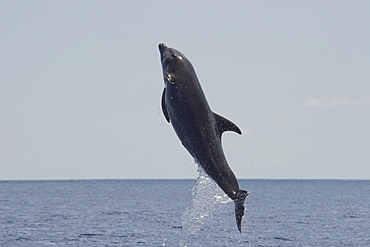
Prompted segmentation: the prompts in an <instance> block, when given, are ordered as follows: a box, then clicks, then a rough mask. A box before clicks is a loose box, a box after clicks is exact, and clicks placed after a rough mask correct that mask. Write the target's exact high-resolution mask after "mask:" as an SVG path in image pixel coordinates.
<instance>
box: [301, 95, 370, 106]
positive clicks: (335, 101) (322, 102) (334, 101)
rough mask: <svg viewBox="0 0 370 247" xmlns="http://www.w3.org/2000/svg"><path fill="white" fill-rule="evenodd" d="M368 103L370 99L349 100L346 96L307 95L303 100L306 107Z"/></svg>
mask: <svg viewBox="0 0 370 247" xmlns="http://www.w3.org/2000/svg"><path fill="white" fill-rule="evenodd" d="M364 104H370V99H368V98H365V99H363V100H351V99H348V98H315V97H312V96H309V97H308V98H307V99H306V101H305V102H304V105H305V106H308V107H322V106H353V105H364Z"/></svg>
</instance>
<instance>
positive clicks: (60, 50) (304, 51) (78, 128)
mask: <svg viewBox="0 0 370 247" xmlns="http://www.w3.org/2000/svg"><path fill="white" fill-rule="evenodd" d="M369 13H370V1H338V0H336V1H321V0H320V1H293V0H292V1H231V2H230V1H90V0H89V1H1V2H0V35H1V38H0V113H1V117H0V179H2V180H4V179H96V178H99V179H100V178H102V179H106V178H114V179H120V178H170V179H177V178H193V179H195V178H196V177H197V171H196V170H197V166H196V165H195V164H194V162H193V159H192V158H191V156H190V155H189V154H188V152H187V151H186V150H185V148H183V146H182V145H181V143H180V141H179V140H178V138H177V137H176V135H175V133H174V131H173V129H172V126H171V125H170V124H168V123H167V122H166V120H165V118H164V117H163V114H162V112H161V108H160V99H161V94H162V90H163V87H164V83H163V79H162V70H161V65H160V59H159V51H158V43H160V42H164V43H165V44H167V45H168V46H170V47H174V48H176V49H178V50H180V51H181V52H183V53H184V54H185V55H186V56H187V57H188V58H189V59H190V61H191V62H192V63H193V65H194V67H195V69H196V71H197V74H198V78H199V79H200V81H201V83H202V87H203V90H204V91H205V94H206V96H207V99H208V102H209V104H210V106H211V108H212V109H213V110H214V111H215V112H217V113H219V114H220V115H222V116H224V117H226V118H228V119H230V120H231V121H233V122H234V123H236V124H237V125H238V126H239V128H240V129H241V130H242V131H243V135H242V136H239V135H237V134H235V133H233V132H228V133H225V134H224V135H223V146H224V150H225V153H226V156H227V159H228V161H229V164H230V166H231V168H232V169H233V171H234V173H235V174H236V176H237V177H238V178H297V179H300V178H331V179H336V178H338V179H370V130H369V129H370V127H369V126H370V45H369V44H370V31H369V30H370V15H369Z"/></svg>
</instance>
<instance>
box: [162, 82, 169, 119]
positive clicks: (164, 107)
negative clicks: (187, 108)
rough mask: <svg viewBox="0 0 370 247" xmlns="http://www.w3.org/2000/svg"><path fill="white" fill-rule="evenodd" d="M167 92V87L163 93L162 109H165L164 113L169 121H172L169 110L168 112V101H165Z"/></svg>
mask: <svg viewBox="0 0 370 247" xmlns="http://www.w3.org/2000/svg"><path fill="white" fill-rule="evenodd" d="M165 94H166V88H164V89H163V93H162V111H163V115H164V117H165V118H166V120H167V122H170V118H169V117H168V112H167V106H166V101H165Z"/></svg>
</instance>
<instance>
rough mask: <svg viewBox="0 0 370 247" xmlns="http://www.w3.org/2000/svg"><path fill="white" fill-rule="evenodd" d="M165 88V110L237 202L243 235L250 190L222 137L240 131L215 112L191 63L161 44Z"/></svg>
mask: <svg viewBox="0 0 370 247" xmlns="http://www.w3.org/2000/svg"><path fill="white" fill-rule="evenodd" d="M159 51H160V53H161V62H162V69H163V79H164V84H165V88H164V90H163V94H162V111H163V114H164V116H165V118H166V120H167V121H168V122H170V123H171V124H172V126H173V128H174V130H175V132H176V134H177V136H178V137H179V139H180V141H181V142H182V144H183V145H184V146H185V148H186V149H187V150H188V151H189V153H190V154H191V155H192V156H193V158H194V159H195V160H196V162H197V163H199V164H200V165H201V167H202V168H203V169H204V171H205V172H206V173H207V174H208V175H209V176H210V177H211V178H212V179H213V180H214V181H215V182H216V183H217V184H218V186H220V188H221V189H222V190H223V191H224V192H225V193H226V194H227V195H228V196H229V197H230V198H231V199H232V200H233V201H234V203H235V217H236V223H237V225H238V229H239V231H240V232H241V221H242V217H243V215H244V200H245V198H246V197H247V195H248V194H249V192H248V191H245V190H240V189H239V185H238V181H237V180H236V177H235V175H234V173H233V171H232V170H231V169H230V167H229V165H228V164H227V161H226V158H225V155H224V152H223V149H222V144H221V135H222V133H223V132H225V131H235V132H236V133H238V134H240V135H241V134H242V132H241V131H240V129H239V128H238V127H237V126H236V125H235V124H234V123H232V122H231V121H230V120H227V119H226V118H224V117H221V116H220V115H218V114H216V113H214V112H213V111H212V110H211V108H210V107H209V105H208V102H207V99H206V97H205V95H204V93H203V90H202V88H201V86H200V83H199V80H198V78H197V75H196V73H195V70H194V68H193V66H192V64H191V63H190V61H189V60H188V59H187V58H186V57H185V56H184V54H182V53H181V52H179V51H178V50H176V49H173V48H169V47H167V46H166V45H165V44H162V43H161V44H159Z"/></svg>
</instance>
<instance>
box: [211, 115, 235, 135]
mask: <svg viewBox="0 0 370 247" xmlns="http://www.w3.org/2000/svg"><path fill="white" fill-rule="evenodd" d="M213 114H214V116H215V119H216V123H217V127H218V130H219V132H220V135H222V133H223V132H225V131H235V132H236V133H238V134H239V135H241V134H242V132H241V130H240V129H239V128H238V126H236V124H234V123H233V122H231V121H230V120H228V119H226V118H224V117H222V116H220V115H218V114H217V113H213Z"/></svg>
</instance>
